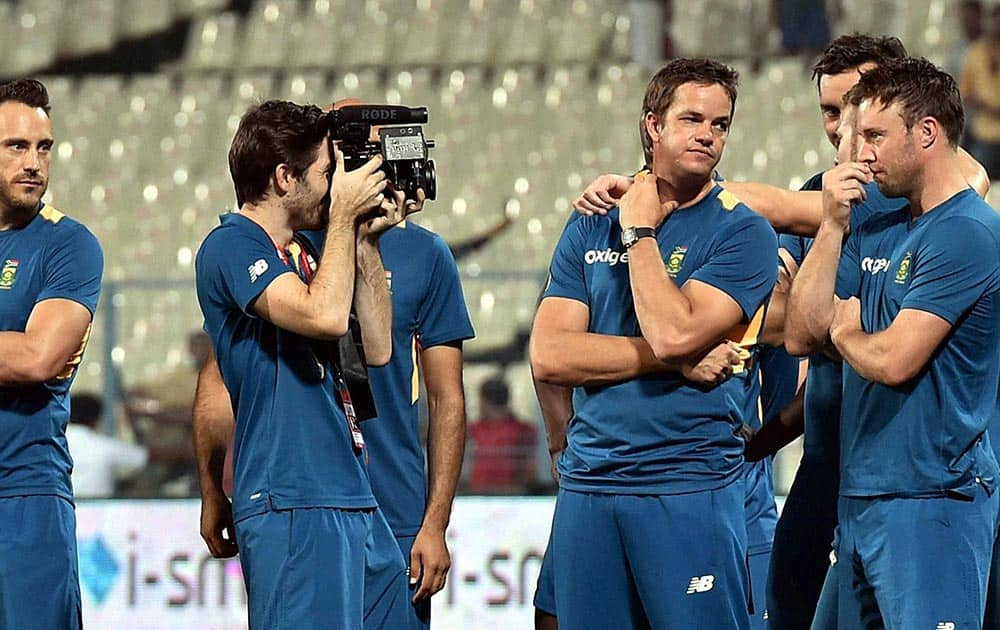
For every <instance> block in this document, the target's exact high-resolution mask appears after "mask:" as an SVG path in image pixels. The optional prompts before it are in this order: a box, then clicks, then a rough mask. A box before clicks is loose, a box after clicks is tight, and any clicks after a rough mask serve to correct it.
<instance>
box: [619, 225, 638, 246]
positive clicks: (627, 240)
mask: <svg viewBox="0 0 1000 630" xmlns="http://www.w3.org/2000/svg"><path fill="white" fill-rule="evenodd" d="M636 240H637V239H636V236H635V228H634V227H627V228H625V229H624V230H622V245H624V246H625V248H626V249H628V247H629V246H630V245H632V243H635V241H636Z"/></svg>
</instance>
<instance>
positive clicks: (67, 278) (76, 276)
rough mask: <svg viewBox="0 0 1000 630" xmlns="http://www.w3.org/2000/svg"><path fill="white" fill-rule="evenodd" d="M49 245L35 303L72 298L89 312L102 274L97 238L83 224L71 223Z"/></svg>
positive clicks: (102, 254)
mask: <svg viewBox="0 0 1000 630" xmlns="http://www.w3.org/2000/svg"><path fill="white" fill-rule="evenodd" d="M53 245H54V246H53V248H52V251H50V252H49V255H48V256H47V257H46V263H47V265H46V269H45V286H44V287H43V288H42V290H41V292H40V293H39V294H38V297H37V299H36V302H41V301H42V300H49V299H54V298H61V299H66V300H73V301H74V302H78V303H80V304H82V305H83V306H84V307H86V308H87V310H89V311H90V314H91V315H93V314H94V311H96V310H97V299H98V297H99V296H100V293H101V276H102V275H103V274H104V253H103V252H102V251H101V245H100V243H98V242H97V237H95V236H94V235H93V234H91V233H90V230H88V229H87V228H85V227H84V226H83V225H80V224H75V225H73V226H72V227H71V229H67V231H66V234H65V236H64V237H63V238H62V239H59V240H57V241H56V242H54V243H53Z"/></svg>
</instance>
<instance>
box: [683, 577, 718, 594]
mask: <svg viewBox="0 0 1000 630" xmlns="http://www.w3.org/2000/svg"><path fill="white" fill-rule="evenodd" d="M713 586H715V576H714V575H702V576H697V575H696V576H694V577H693V578H691V583H690V584H688V590H687V594H688V595H693V594H694V593H707V592H708V591H710V590H712V587H713Z"/></svg>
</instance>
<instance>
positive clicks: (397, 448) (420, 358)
mask: <svg viewBox="0 0 1000 630" xmlns="http://www.w3.org/2000/svg"><path fill="white" fill-rule="evenodd" d="M381 243H382V263H383V265H384V266H385V273H386V278H387V279H389V292H390V293H391V295H392V344H393V348H394V350H393V353H392V358H391V359H390V360H389V363H387V364H386V365H385V366H382V367H373V368H370V369H369V371H368V374H369V378H370V379H371V389H372V393H373V394H374V396H375V406H376V409H377V410H378V417H377V418H375V419H372V420H369V421H367V422H365V423H363V424H362V425H361V429H362V432H363V433H364V436H365V441H366V442H367V443H368V446H369V453H370V459H369V463H368V471H369V474H370V475H371V483H372V491H373V492H374V493H375V498H376V499H377V500H378V504H379V507H380V509H381V511H382V512H383V513H384V514H385V517H386V520H387V521H388V523H389V527H390V528H391V529H392V532H393V533H394V534H395V536H396V542H397V543H399V547H400V550H401V551H402V553H403V558H404V559H405V560H406V561H407V563H408V564H409V566H410V577H411V581H415V580H419V583H420V589H419V590H418V592H417V593H415V596H416V597H417V601H416V603H415V604H416V605H415V606H414V607H413V610H414V613H415V615H416V622H417V624H418V625H417V626H416V627H425V628H426V627H428V626H429V624H430V595H431V594H433V593H434V592H436V591H437V590H439V589H440V588H441V587H443V586H444V579H445V575H446V574H447V570H448V565H447V564H445V563H446V562H447V559H448V551H447V547H446V546H445V528H446V526H447V521H448V515H449V514H450V512H451V504H452V501H453V500H454V497H455V488H456V485H457V483H458V477H459V472H460V466H461V461H462V456H461V453H462V450H463V448H464V446H465V405H464V394H463V389H462V341H464V340H466V339H471V338H472V337H473V336H474V335H475V333H474V331H473V329H472V323H471V322H470V320H469V313H468V310H467V309H466V306H465V298H464V296H463V294H462V284H461V280H460V279H459V275H458V268H457V267H456V265H455V259H454V257H453V256H452V254H451V250H450V249H448V245H447V244H446V243H445V241H444V239H442V238H441V237H440V236H438V235H437V234H434V233H433V232H431V231H429V230H426V229H424V228H422V227H420V226H419V225H416V224H414V223H412V222H406V223H402V224H400V225H399V226H398V227H395V228H392V229H391V230H389V231H387V232H386V233H385V235H384V236H383V237H382V241H381ZM421 374H422V375H423V377H424V382H425V385H426V389H427V396H428V404H429V411H430V418H429V431H428V433H429V437H428V460H429V464H430V465H429V466H427V469H428V474H425V472H424V470H425V466H424V452H423V447H422V445H421V439H420V426H419V419H418V417H417V402H418V399H419V396H420V376H421ZM428 486H429V487H430V496H428ZM415 541H419V542H417V543H416V544H415Z"/></svg>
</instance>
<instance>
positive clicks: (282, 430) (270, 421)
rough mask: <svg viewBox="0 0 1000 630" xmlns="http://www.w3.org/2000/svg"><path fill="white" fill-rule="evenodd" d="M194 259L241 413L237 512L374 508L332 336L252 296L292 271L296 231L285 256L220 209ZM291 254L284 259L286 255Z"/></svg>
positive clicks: (210, 327) (225, 375) (209, 323)
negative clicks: (298, 330) (308, 330)
mask: <svg viewBox="0 0 1000 630" xmlns="http://www.w3.org/2000/svg"><path fill="white" fill-rule="evenodd" d="M221 222H222V224H221V225H220V226H218V227H216V228H215V229H214V230H212V231H211V232H210V233H209V235H208V236H207V237H206V238H205V241H204V242H203V243H202V245H201V248H200V249H199V250H198V257H197V259H196V261H195V272H196V278H197V287H198V301H199V303H200V304H201V310H202V313H203V314H204V316H205V330H206V331H207V332H208V334H209V336H210V337H211V339H212V347H213V349H214V351H215V356H216V360H217V361H218V363H219V369H220V371H221V372H222V379H223V381H225V383H226V387H227V388H228V389H229V395H230V397H231V399H232V404H233V410H234V412H235V414H236V439H235V444H234V449H233V517H234V519H236V520H240V519H243V518H246V517H248V516H251V515H254V514H259V513H262V512H266V511H268V510H269V509H290V508H304V507H334V508H348V509H350V508H372V507H375V505H376V504H375V497H374V496H373V495H372V491H371V485H370V483H369V479H368V473H367V471H366V469H365V464H364V452H363V451H362V450H358V449H355V448H354V445H353V441H352V439H351V434H350V430H349V428H348V425H347V419H346V417H345V416H344V412H343V408H342V407H341V403H340V399H339V396H338V395H337V393H336V391H335V384H334V372H335V369H334V361H333V357H334V356H335V344H334V343H330V342H322V341H317V340H313V339H308V338H306V337H303V336H301V335H297V334H295V333H293V332H290V331H287V330H283V329H280V328H278V327H277V326H275V325H274V324H272V323H270V322H268V321H266V320H264V319H261V318H259V317H257V316H256V315H255V314H254V311H253V304H254V301H255V300H256V299H257V297H258V296H260V294H261V293H262V292H263V291H264V289H266V288H267V286H268V285H269V284H270V283H271V282H272V281H273V280H274V279H275V278H277V277H278V276H280V275H282V274H285V273H296V267H295V264H294V263H295V261H298V260H300V259H301V258H300V256H299V255H298V254H299V248H301V247H305V248H306V251H307V252H308V254H309V257H310V258H312V259H313V260H315V259H316V257H317V252H315V251H312V252H309V251H308V250H309V249H310V247H309V245H308V242H307V240H306V239H305V238H300V237H297V239H296V241H295V242H293V243H292V245H291V246H290V247H289V251H288V252H287V253H286V254H285V256H282V255H281V254H279V253H278V251H277V248H276V246H275V244H274V242H273V241H272V240H271V237H270V236H268V234H267V233H266V232H265V231H264V230H263V228H261V227H260V226H258V225H257V224H256V223H254V222H253V221H252V220H250V219H248V218H247V217H245V216H243V215H240V214H236V213H233V214H227V215H223V216H222V217H221ZM286 259H287V262H286Z"/></svg>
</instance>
